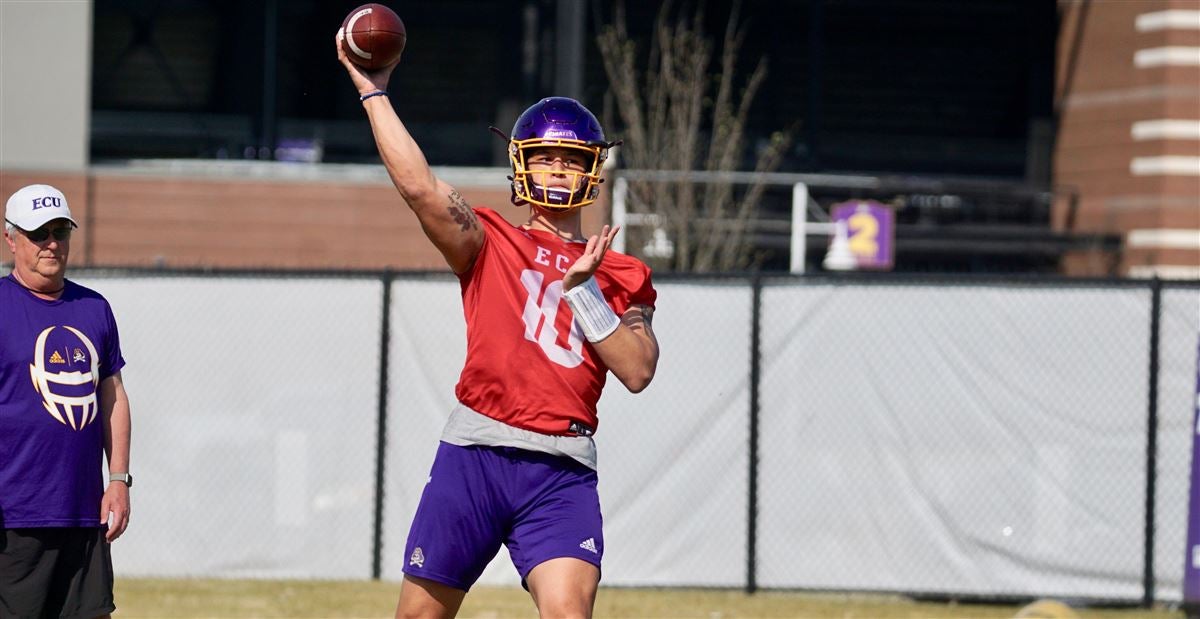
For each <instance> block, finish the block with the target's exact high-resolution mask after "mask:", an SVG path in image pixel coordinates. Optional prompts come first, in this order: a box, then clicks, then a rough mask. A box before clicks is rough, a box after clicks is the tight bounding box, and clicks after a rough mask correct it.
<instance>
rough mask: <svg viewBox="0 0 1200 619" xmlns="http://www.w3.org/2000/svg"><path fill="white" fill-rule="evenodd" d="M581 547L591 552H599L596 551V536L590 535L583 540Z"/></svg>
mask: <svg viewBox="0 0 1200 619" xmlns="http://www.w3.org/2000/svg"><path fill="white" fill-rule="evenodd" d="M579 547H580V548H582V549H584V550H587V551H588V552H591V553H592V554H598V552H597V551H596V538H594V537H589V538H587V539H585V540H583V541H582V542H580V543H579Z"/></svg>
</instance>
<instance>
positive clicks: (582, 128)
mask: <svg viewBox="0 0 1200 619" xmlns="http://www.w3.org/2000/svg"><path fill="white" fill-rule="evenodd" d="M507 137H508V158H509V160H510V161H511V162H512V170H513V176H512V190H513V202H514V203H517V204H520V203H521V202H522V201H525V202H530V203H532V204H536V205H538V206H540V207H542V208H545V209H549V210H552V211H568V210H571V209H573V208H577V207H580V206H586V205H588V204H591V203H592V202H595V201H596V197H597V196H598V195H600V183H601V182H602V181H601V179H600V172H601V170H602V169H603V168H604V161H605V159H607V158H608V149H609V148H610V147H611V146H613V145H614V144H615V143H612V142H607V141H605V139H604V130H603V129H601V128H600V122H599V121H597V120H596V117H595V116H593V115H592V113H591V112H589V111H588V109H587V108H586V107H583V105H581V104H580V103H579V102H578V101H576V100H574V99H568V98H567V97H549V98H546V99H542V100H541V101H538V102H537V103H535V104H533V105H532V106H530V108H529V109H527V110H525V112H524V113H522V114H521V116H520V117H519V118H517V122H516V124H514V125H513V130H512V135H511V136H507ZM548 147H553V148H564V149H571V150H579V151H582V152H581V154H582V155H584V157H583V161H584V162H585V163H584V166H583V167H584V170H583V171H582V172H577V171H572V170H559V171H554V172H550V171H548V170H536V171H531V170H530V169H529V166H528V165H527V162H528V160H529V155H530V153H532V152H533V151H535V150H536V149H539V148H548ZM551 174H554V175H565V176H567V177H569V178H571V186H570V188H557V187H548V186H547V183H546V179H547V178H548V176H549V175H551Z"/></svg>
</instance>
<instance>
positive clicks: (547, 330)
mask: <svg viewBox="0 0 1200 619" xmlns="http://www.w3.org/2000/svg"><path fill="white" fill-rule="evenodd" d="M544 280H545V277H544V276H543V275H542V274H541V273H539V272H538V271H534V270H532V269H525V270H524V271H521V284H522V285H524V286H525V292H527V293H528V294H529V296H527V297H525V312H524V313H523V314H522V315H521V317H522V318H524V319H525V339H527V340H529V341H531V342H536V343H537V345H538V346H541V347H542V352H544V353H546V356H547V357H549V359H550V360H551V361H553V362H555V363H557V364H559V365H561V366H563V367H567V368H573V367H576V366H578V365H579V364H580V363H583V332H582V330H581V329H580V328H579V325H577V324H575V321H574V320H572V321H571V330H570V332H569V333H568V334H567V344H568V345H569V346H570V348H563V347H562V346H559V345H558V328H557V327H555V326H554V319H555V318H557V317H558V308H559V304H560V303H561V302H562V296H563V289H562V280H554V281H552V282H550V284H549V285H548V286H546V288H545V290H543V289H542V282H543V281H544ZM538 299H541V303H538ZM539 327H540V328H539Z"/></svg>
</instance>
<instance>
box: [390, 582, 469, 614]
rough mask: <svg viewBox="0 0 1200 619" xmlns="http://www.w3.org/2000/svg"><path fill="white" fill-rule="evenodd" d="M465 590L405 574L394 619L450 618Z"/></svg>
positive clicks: (455, 612) (456, 612)
mask: <svg viewBox="0 0 1200 619" xmlns="http://www.w3.org/2000/svg"><path fill="white" fill-rule="evenodd" d="M466 595H467V592H466V591H463V590H462V589H455V588H454V587H450V586H448V585H443V584H442V583H440V582H435V581H432V580H427V579H425V578H414V577H412V576H407V575H406V576H405V577H404V582H403V583H401V584H400V601H399V602H398V603H397V604H396V619H451V618H452V617H454V615H456V614H458V607H459V606H462V601H463V598H464V597H466Z"/></svg>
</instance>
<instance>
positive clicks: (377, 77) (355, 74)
mask: <svg viewBox="0 0 1200 619" xmlns="http://www.w3.org/2000/svg"><path fill="white" fill-rule="evenodd" d="M344 36H345V33H344V32H343V31H342V29H341V28H338V31H337V34H335V35H333V46H334V47H336V48H337V56H338V61H339V62H341V63H342V66H344V67H346V71H347V72H348V73H350V81H352V82H354V87H355V88H356V89H358V94H359V95H365V94H367V93H368V92H374V91H376V90H387V85H388V81H389V80H390V79H391V78H392V71H393V70H394V69H395V68H396V65H398V64H400V60H399V59H397V60H396V62H393V63H392V64H390V65H388V66H386V67H383V68H380V69H376V70H374V71H368V70H367V69H364V68H362V67H360V66H358V65H356V64H354V63H353V62H352V61H351V60H350V58H348V57H347V56H346V50H345V49H342V38H343V37H344Z"/></svg>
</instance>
